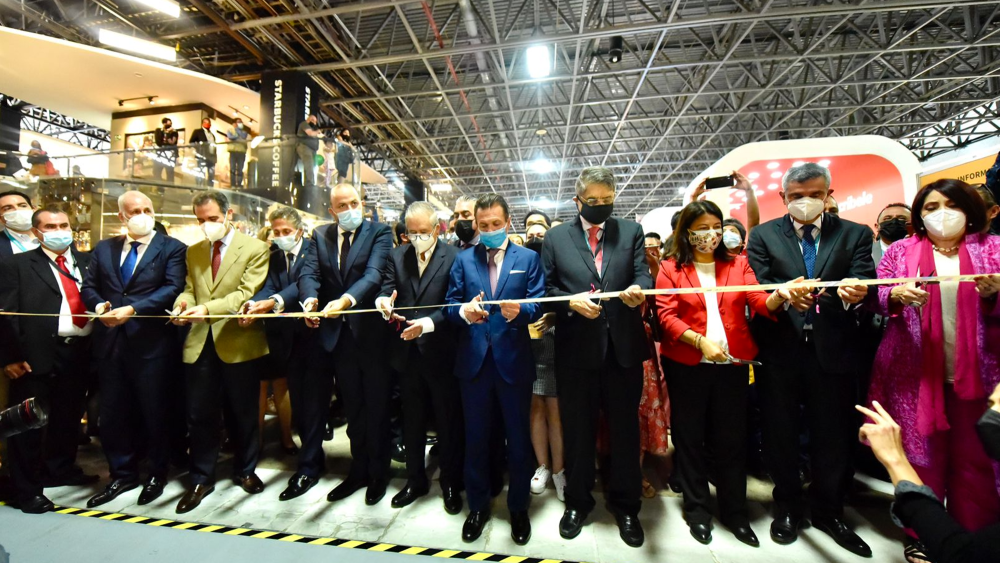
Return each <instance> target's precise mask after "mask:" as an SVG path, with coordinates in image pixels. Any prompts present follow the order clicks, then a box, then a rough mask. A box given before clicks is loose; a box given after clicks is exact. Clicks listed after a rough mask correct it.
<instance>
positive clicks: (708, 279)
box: [694, 262, 729, 364]
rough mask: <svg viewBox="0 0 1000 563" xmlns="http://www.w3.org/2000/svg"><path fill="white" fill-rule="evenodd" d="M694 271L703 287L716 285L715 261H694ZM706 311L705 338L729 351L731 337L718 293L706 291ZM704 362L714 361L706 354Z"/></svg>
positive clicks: (703, 357)
mask: <svg viewBox="0 0 1000 563" xmlns="http://www.w3.org/2000/svg"><path fill="white" fill-rule="evenodd" d="M694 271H695V272H696V273H697V274H698V283H699V284H701V287H706V288H707V287H715V262H705V263H701V262H694ZM704 297H705V313H706V319H707V324H706V328H705V338H706V339H708V340H711V341H712V342H714V343H716V344H717V345H718V346H719V348H722V351H723V352H725V353H727V354H728V353H729V338H728V337H727V336H726V327H725V325H724V324H723V323H722V315H721V314H720V313H719V300H718V299H716V294H714V293H705V294H704ZM701 362H702V363H709V364H710V363H714V362H712V361H711V360H709V359H708V358H706V357H705V356H702V357H701Z"/></svg>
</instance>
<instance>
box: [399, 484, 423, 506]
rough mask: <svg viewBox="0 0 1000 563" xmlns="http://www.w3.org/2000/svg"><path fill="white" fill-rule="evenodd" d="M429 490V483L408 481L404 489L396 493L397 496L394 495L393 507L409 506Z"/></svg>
mask: <svg viewBox="0 0 1000 563" xmlns="http://www.w3.org/2000/svg"><path fill="white" fill-rule="evenodd" d="M429 492H430V489H429V488H428V487H427V485H411V484H409V483H407V484H406V486H405V487H403V490H402V491H399V492H398V493H396V496H394V497H392V507H393V508H403V507H404V506H409V505H411V504H413V501H415V500H417V499H418V498H420V497H422V496H424V495H426V494H427V493H429Z"/></svg>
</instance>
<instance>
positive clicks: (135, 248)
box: [122, 240, 142, 285]
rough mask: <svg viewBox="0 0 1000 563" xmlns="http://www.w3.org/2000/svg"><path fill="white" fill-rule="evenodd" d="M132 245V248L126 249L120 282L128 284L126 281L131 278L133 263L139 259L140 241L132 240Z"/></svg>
mask: <svg viewBox="0 0 1000 563" xmlns="http://www.w3.org/2000/svg"><path fill="white" fill-rule="evenodd" d="M130 244H131V245H132V250H129V251H128V256H126V257H125V262H123V263H122V282H124V283H125V285H128V281H129V280H130V279H132V273H133V272H135V263H136V262H138V261H139V245H140V244H142V243H141V242H139V241H137V240H134V241H132V242H131V243H130Z"/></svg>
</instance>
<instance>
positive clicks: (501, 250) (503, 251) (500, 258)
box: [462, 238, 510, 325]
mask: <svg viewBox="0 0 1000 563" xmlns="http://www.w3.org/2000/svg"><path fill="white" fill-rule="evenodd" d="M508 244H510V239H509V238H505V239H503V244H501V245H500V248H498V249H497V251H498V252H497V253H496V255H495V256H494V257H493V263H494V264H496V265H497V276H498V279H497V284H498V287H499V283H500V282H499V275H500V272H502V271H503V257H504V255H505V254H507V245H508ZM490 250H491V249H489V248H487V249H486V259H487V260H489V258H490V255H489V251H490ZM487 269H489V268H487ZM493 298H494V299H496V296H495V295H494V296H493ZM467 307H469V303H466V304H465V305H462V318H463V319H465V324H470V325H471V324H472V321H470V320H469V319H468V317H466V316H465V311H467V310H468V309H467ZM473 309H479V310H482V306H480V305H477V306H475V307H473Z"/></svg>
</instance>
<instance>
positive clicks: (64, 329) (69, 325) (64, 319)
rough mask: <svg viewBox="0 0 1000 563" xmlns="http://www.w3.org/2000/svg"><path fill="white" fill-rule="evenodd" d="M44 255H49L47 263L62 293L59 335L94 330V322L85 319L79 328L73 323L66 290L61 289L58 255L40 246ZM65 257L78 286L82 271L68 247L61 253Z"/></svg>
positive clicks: (82, 333)
mask: <svg viewBox="0 0 1000 563" xmlns="http://www.w3.org/2000/svg"><path fill="white" fill-rule="evenodd" d="M42 250H43V251H44V252H45V255H46V256H48V257H49V260H51V262H50V263H49V268H50V269H51V270H52V275H53V276H54V277H55V280H56V287H58V288H59V295H62V303H61V304H60V305H59V314H60V315H63V316H61V317H59V336H64V337H65V336H87V335H89V334H90V331H92V330H94V322H93V321H87V324H86V325H84V326H83V328H80V327H78V326H76V325H75V324H73V317H71V316H69V315H70V314H72V311H70V310H69V301H67V300H66V291H65V290H64V289H63V285H62V280H63V274H61V273H60V272H59V268H57V267H56V258H57V257H58V256H59V255H58V254H56V253H55V252H52V251H51V250H49V249H48V248H45V247H44V246H43V247H42ZM63 256H65V257H66V270H67V271H68V272H69V273H70V274H72V275H73V277H75V278H76V280H77V281H76V287H77V289H79V288H80V283H81V282H82V281H83V273H82V272H80V269H79V268H77V266H76V259H75V258H74V256H73V252H72V251H70V250H69V249H66V251H65V252H64V253H63Z"/></svg>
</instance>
